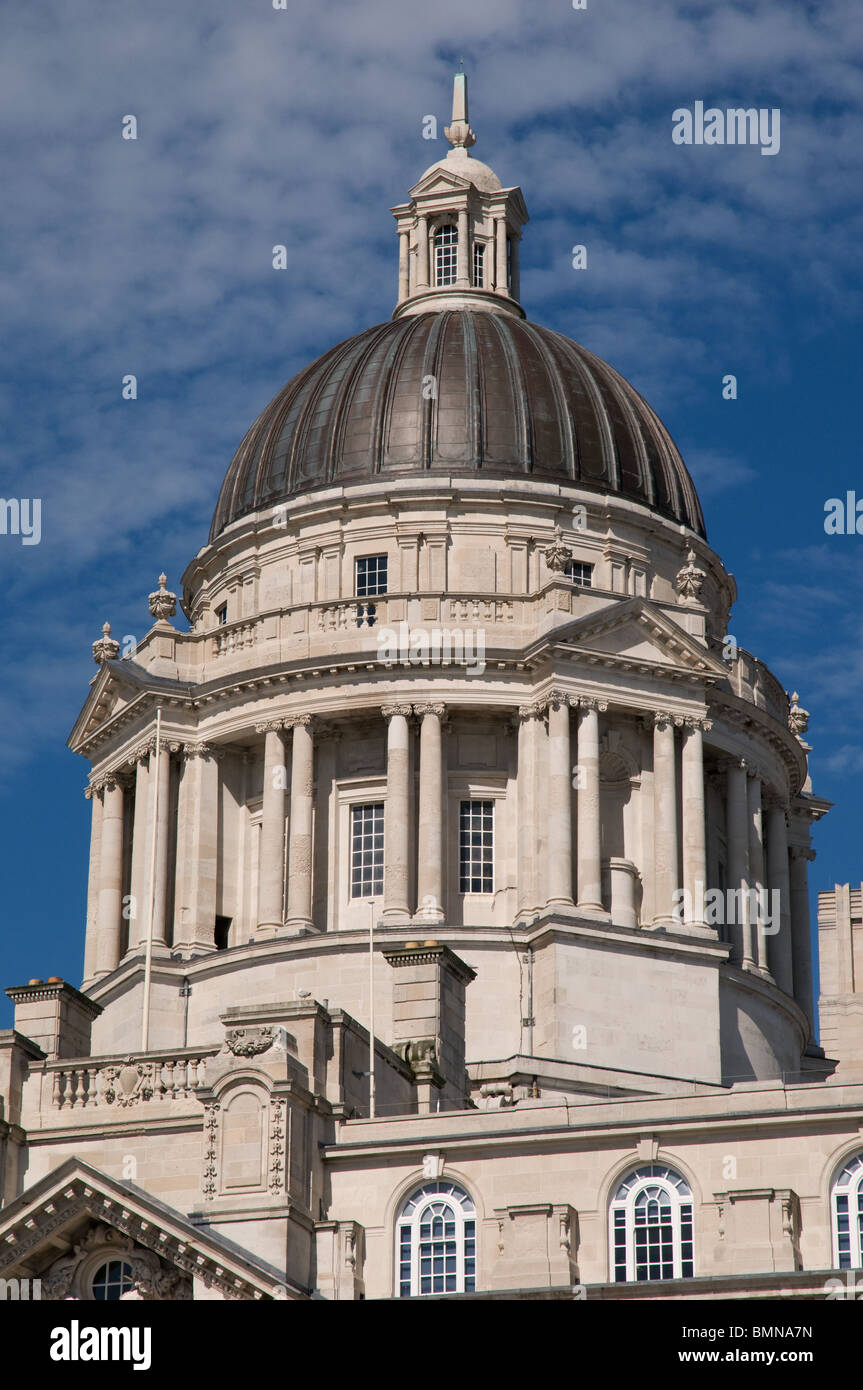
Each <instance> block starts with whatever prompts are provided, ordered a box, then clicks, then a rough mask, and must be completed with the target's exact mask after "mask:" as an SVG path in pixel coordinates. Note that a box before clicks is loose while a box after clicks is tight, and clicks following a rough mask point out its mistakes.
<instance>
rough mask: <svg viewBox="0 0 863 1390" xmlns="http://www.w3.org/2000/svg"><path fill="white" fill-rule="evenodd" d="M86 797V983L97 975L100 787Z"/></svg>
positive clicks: (100, 837)
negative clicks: (87, 859) (88, 819)
mask: <svg viewBox="0 0 863 1390" xmlns="http://www.w3.org/2000/svg"><path fill="white" fill-rule="evenodd" d="M84 795H85V796H86V798H87V800H88V801H89V802H90V872H89V875H88V878H87V932H86V935H85V938H84V982H85V984H86V983H87V981H89V980H92V979H93V977H94V975H95V974H96V943H97V932H98V926H99V888H100V876H99V857H100V851H101V844H102V792H101V790H100V789H99V788H98V786H96V785H93V786H90V787H87V789H86V791H85V793H84Z"/></svg>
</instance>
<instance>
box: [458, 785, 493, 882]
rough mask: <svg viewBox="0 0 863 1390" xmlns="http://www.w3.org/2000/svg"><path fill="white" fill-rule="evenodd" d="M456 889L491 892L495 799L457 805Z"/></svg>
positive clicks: (464, 802)
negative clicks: (457, 886)
mask: <svg viewBox="0 0 863 1390" xmlns="http://www.w3.org/2000/svg"><path fill="white" fill-rule="evenodd" d="M458 856H459V892H460V893H493V892H494V802H493V801H463V802H462V803H461V805H460V807H459V845H458Z"/></svg>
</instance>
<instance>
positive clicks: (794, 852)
mask: <svg viewBox="0 0 863 1390" xmlns="http://www.w3.org/2000/svg"><path fill="white" fill-rule="evenodd" d="M789 852H790V854H791V858H792V859H805V860H807V861H808V862H809V863H810V864H811V863H813V861H814V859H815V850H814V849H810V848H809V847H808V846H806V845H790V846H789Z"/></svg>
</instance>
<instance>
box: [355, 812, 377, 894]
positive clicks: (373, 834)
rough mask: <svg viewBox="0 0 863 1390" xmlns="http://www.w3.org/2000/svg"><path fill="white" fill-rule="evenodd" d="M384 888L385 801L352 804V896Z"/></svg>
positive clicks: (373, 892)
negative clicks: (363, 804) (365, 804)
mask: <svg viewBox="0 0 863 1390" xmlns="http://www.w3.org/2000/svg"><path fill="white" fill-rule="evenodd" d="M383 891H384V804H383V802H382V801H375V802H372V803H371V804H370V805H367V806H352V807H351V897H352V898H377V897H380V895H381V894H382V893H383Z"/></svg>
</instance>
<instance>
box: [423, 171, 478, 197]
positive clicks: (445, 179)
mask: <svg viewBox="0 0 863 1390" xmlns="http://www.w3.org/2000/svg"><path fill="white" fill-rule="evenodd" d="M469 188H473V184H472V183H471V181H470V179H465V178H462V176H461V175H460V174H454V173H453V172H452V171H451V170H450V169H432V170H431V171H430V172H429V173H428V174H426V176H425V177H424V178H422V179H420V181H419V183H417V184H414V186H413V188H412V189H411V197H414V198H415V197H416V196H417V195H425V194H429V193H462V192H464V190H465V189H469Z"/></svg>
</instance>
